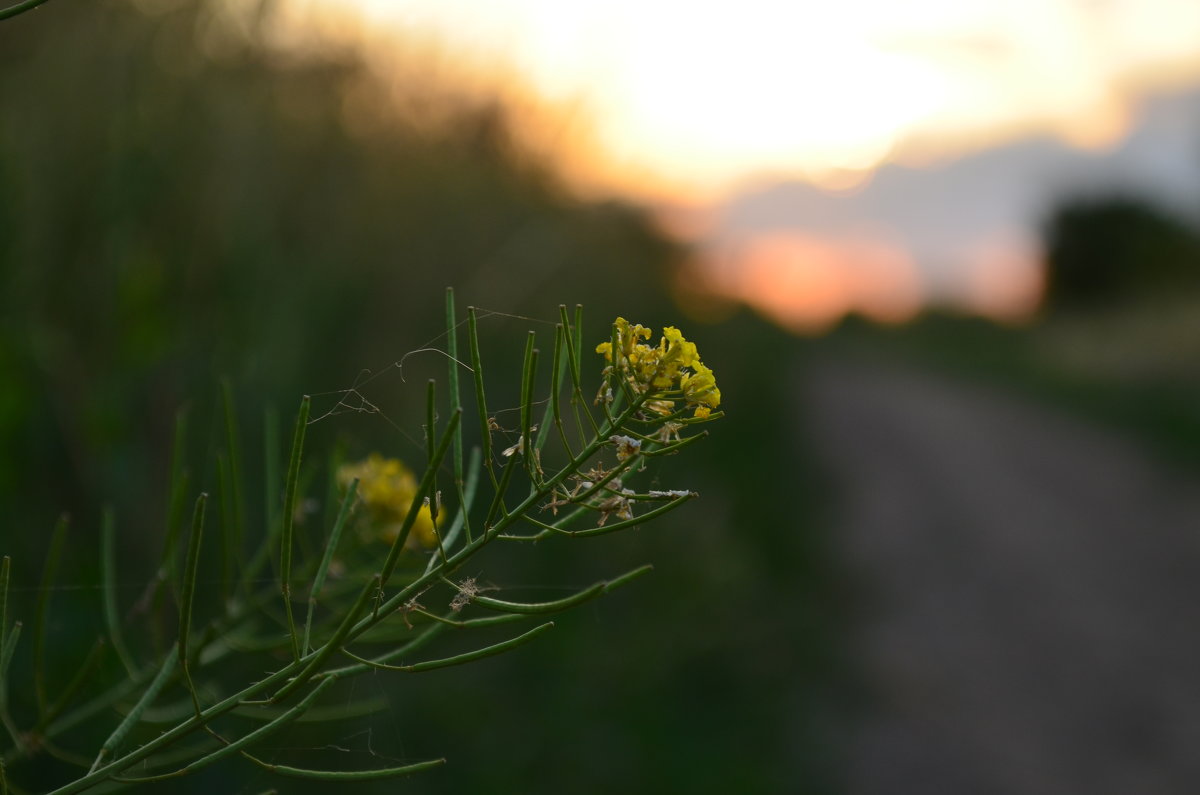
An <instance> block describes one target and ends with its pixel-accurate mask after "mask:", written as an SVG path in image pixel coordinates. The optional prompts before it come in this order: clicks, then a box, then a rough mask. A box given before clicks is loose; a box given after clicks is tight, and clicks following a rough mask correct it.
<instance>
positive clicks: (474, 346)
mask: <svg viewBox="0 0 1200 795" xmlns="http://www.w3.org/2000/svg"><path fill="white" fill-rule="evenodd" d="M467 343H468V344H469V345H470V348H471V369H472V370H474V371H475V373H474V376H475V409H476V411H477V412H478V413H479V439H480V442H481V444H482V445H483V465H484V466H485V467H487V471H488V474H489V475H490V476H491V479H492V485H493V486H495V485H496V475H495V473H494V472H493V471H492V469H493V467H492V428H491V422H490V418H489V417H488V410H487V398H486V397H485V396H484V392H483V361H482V360H481V359H480V357H479V329H478V328H477V326H476V319H475V307H473V306H469V307H467Z"/></svg>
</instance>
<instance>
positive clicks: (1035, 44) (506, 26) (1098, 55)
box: [295, 0, 1200, 193]
mask: <svg viewBox="0 0 1200 795" xmlns="http://www.w3.org/2000/svg"><path fill="white" fill-rule="evenodd" d="M295 1H296V3H297V4H299V5H309V6H322V5H323V6H325V8H326V9H329V8H331V7H332V8H337V7H341V8H342V9H343V10H342V11H341V13H344V6H345V3H344V2H338V3H336V4H334V5H333V6H331V5H330V2H331V0H295ZM357 3H358V5H359V6H360V7H361V8H362V10H363V12H364V14H365V15H366V16H367V18H368V19H369V20H371V21H372V23H373V24H376V25H378V26H380V27H390V28H393V29H397V30H403V31H406V32H408V33H410V34H412V33H416V34H418V35H429V36H433V37H436V38H438V39H440V40H442V41H444V42H446V43H447V45H448V46H450V47H453V48H454V50H455V52H456V53H457V54H458V55H459V56H460V57H461V58H462V59H463V61H464V62H465V63H466V64H467V65H468V66H470V65H474V66H475V67H477V68H479V69H481V70H483V71H485V72H487V71H492V72H493V73H494V74H499V75H503V76H508V75H511V74H513V73H515V74H517V75H520V76H521V78H522V79H523V80H524V81H525V82H526V83H527V84H529V85H531V86H532V87H533V88H534V89H535V90H536V91H537V92H539V93H540V94H541V95H543V96H544V97H547V98H549V99H551V100H554V101H559V102H566V103H577V104H578V105H581V106H582V107H583V108H584V110H585V112H584V114H583V115H584V116H585V117H586V119H587V121H588V123H589V124H590V125H592V129H591V130H589V134H590V135H591V136H592V137H593V138H594V142H595V143H596V144H598V145H599V147H600V148H601V149H602V150H603V151H604V152H605V154H606V159H607V161H608V162H607V163H606V164H605V168H606V170H607V171H608V172H610V175H614V176H615V177H616V178H617V180H618V181H620V180H622V179H625V180H633V179H636V178H639V177H640V178H642V179H644V180H645V181H646V183H647V184H646V186H643V187H649V188H650V189H651V190H653V189H656V188H658V187H660V186H663V185H666V186H673V187H675V188H678V189H681V190H686V191H689V192H694V191H702V192H705V193H719V192H720V191H723V190H726V189H728V188H729V187H730V186H731V185H734V184H736V183H738V182H741V181H744V180H746V179H750V178H754V177H756V176H762V175H772V176H775V175H790V176H801V177H805V178H808V179H811V180H813V181H816V182H823V181H824V182H828V183H830V184H834V185H836V184H840V183H844V182H845V177H846V174H847V173H854V172H862V171H865V170H869V169H871V168H873V167H875V166H877V165H879V164H880V163H881V162H883V161H884V160H885V159H887V158H889V157H900V158H903V157H904V156H905V155H906V153H911V154H912V156H913V157H921V156H926V155H928V154H929V152H930V150H931V144H930V141H931V140H932V141H935V142H936V143H937V144H938V145H941V146H943V147H944V146H945V144H946V142H948V141H949V142H958V143H959V144H960V145H961V146H971V145H978V144H979V143H994V142H995V140H996V139H998V138H1003V137H1011V136H1012V135H1016V134H1019V133H1022V132H1028V131H1030V130H1033V129H1045V130H1049V131H1052V132H1054V133H1057V134H1059V135H1060V136H1062V137H1063V138H1064V139H1066V140H1069V141H1071V142H1073V143H1074V144H1076V145H1080V146H1093V147H1100V146H1105V145H1108V144H1110V143H1111V142H1112V141H1113V140H1114V139H1116V138H1118V137H1119V136H1120V134H1121V133H1122V132H1123V130H1124V127H1125V124H1124V120H1125V118H1126V116H1127V111H1126V105H1127V103H1128V102H1129V99H1130V93H1131V91H1132V90H1134V89H1135V88H1136V87H1137V84H1138V83H1139V82H1145V80H1147V79H1148V78H1156V77H1157V78H1158V79H1161V78H1162V77H1163V75H1164V74H1168V75H1169V74H1183V73H1189V74H1196V73H1197V72H1200V47H1198V45H1197V40H1196V37H1195V32H1196V31H1197V30H1200V3H1197V2H1195V1H1194V0H1109V1H1108V2H1106V3H1103V4H1099V3H1097V4H1080V3H1073V2H1068V1H1067V0H1003V1H1002V0H975V2H970V1H969V0H968V1H967V2H963V0H957V1H956V0H909V1H908V2H904V3H895V2H891V0H843V1H842V2H840V3H824V2H823V3H817V2H796V3H781V2H778V0H743V2H740V3H737V4H733V5H730V4H709V5H706V4H702V3H691V2H679V1H677V0H667V1H663V0H660V2H651V3H647V2H645V0H605V1H604V2H596V1H595V0H576V2H567V3H564V2H556V1H551V0H490V2H487V3H480V2H477V1H476V0H357ZM498 64H500V65H503V66H502V68H500V69H498V70H497V69H496V67H497V65H498ZM621 187H622V188H624V189H627V190H628V189H634V190H636V189H637V188H638V186H637V185H636V184H630V183H629V182H626V184H624V185H622V186H621Z"/></svg>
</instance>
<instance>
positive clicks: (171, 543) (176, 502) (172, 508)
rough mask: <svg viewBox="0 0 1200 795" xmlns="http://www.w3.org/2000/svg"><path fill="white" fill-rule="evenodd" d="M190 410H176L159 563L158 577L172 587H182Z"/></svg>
mask: <svg viewBox="0 0 1200 795" xmlns="http://www.w3.org/2000/svg"><path fill="white" fill-rule="evenodd" d="M187 430H188V410H187V407H186V406H182V407H180V409H179V410H178V411H177V412H175V434H174V438H173V441H172V444H171V485H170V490H169V492H168V495H167V526H166V537H165V539H164V541H163V551H162V562H161V563H159V566H158V579H159V580H160V581H162V580H167V579H170V581H171V586H172V587H173V588H175V589H178V587H179V577H178V573H177V571H176V566H177V557H178V556H177V549H178V546H179V533H180V531H181V530H182V528H183V510H184V507H185V505H186V498H187V490H188V481H189V480H190V478H189V477H188V473H187V470H186V467H185V464H184V462H185V461H186V460H187Z"/></svg>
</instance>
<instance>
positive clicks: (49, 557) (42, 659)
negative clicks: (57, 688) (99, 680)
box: [33, 514, 68, 718]
mask: <svg viewBox="0 0 1200 795" xmlns="http://www.w3.org/2000/svg"><path fill="white" fill-rule="evenodd" d="M67 524H68V519H67V515H66V514H63V515H62V516H60V517H59V518H58V521H57V522H55V524H54V532H53V533H52V534H51V536H50V549H49V551H47V553H46V564H45V566H44V567H43V568H42V582H41V587H39V588H38V598H37V612H36V613H35V614H34V624H33V689H34V694H35V696H36V699H37V708H38V717H39V718H40V717H43V716H45V714H46V707H47V706H48V703H47V701H46V615H47V613H48V612H49V609H50V594H51V593H52V592H53V590H54V581H55V580H56V579H57V577H58V562H59V560H60V559H61V557H62V547H63V541H64V539H65V538H66V536H67Z"/></svg>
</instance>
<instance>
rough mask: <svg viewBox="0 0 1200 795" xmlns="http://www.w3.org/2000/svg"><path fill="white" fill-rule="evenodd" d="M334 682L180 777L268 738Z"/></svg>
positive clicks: (319, 688)
mask: <svg viewBox="0 0 1200 795" xmlns="http://www.w3.org/2000/svg"><path fill="white" fill-rule="evenodd" d="M336 681H337V680H336V679H333V678H330V679H326V680H324V681H323V682H321V683H320V684H318V685H317V686H316V687H314V688H313V689H312V692H311V693H309V694H308V695H307V696H305V697H304V698H303V699H302V700H301V701H300V703H298V704H296V706H294V707H292V708H291V709H289V710H288V711H287V712H285V713H283V714H282V715H280V716H279V717H278V718H276V719H275V720H273V721H271V722H270V723H268V724H267V725H266V726H262V727H260V728H258V729H255V730H254V731H252V732H250V733H249V734H247V735H245V736H243V737H241V738H239V739H237V740H234V741H233V742H231V743H230V744H229V745H227V746H225V747H224V748H218V749H217V750H216V751H213V752H212V753H211V754H209V755H208V756H205V757H203V758H201V759H197V760H196V761H195V762H192V763H191V764H190V765H188V766H187V767H185V768H183V769H182V770H181V771H180V775H184V774H187V773H193V772H195V771H197V770H200V769H201V768H204V767H208V766H209V765H211V764H212V763H213V762H219V761H220V760H222V759H224V758H225V757H227V756H229V755H230V754H235V753H238V752H239V751H241V750H242V749H243V748H245V747H247V746H249V745H252V744H254V743H256V742H258V741H259V740H262V739H264V738H266V737H269V736H270V735H272V734H274V733H275V732H277V731H279V730H280V729H282V728H283V727H284V726H286V725H287V724H289V723H291V722H292V721H293V720H295V719H296V718H298V717H300V716H301V715H303V714H304V713H305V712H306V711H307V710H308V708H309V707H311V706H312V705H313V702H314V701H316V700H317V698H319V697H320V696H321V694H322V693H324V692H325V691H326V690H328V689H329V688H330V687H332V686H333V684H334V682H336Z"/></svg>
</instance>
